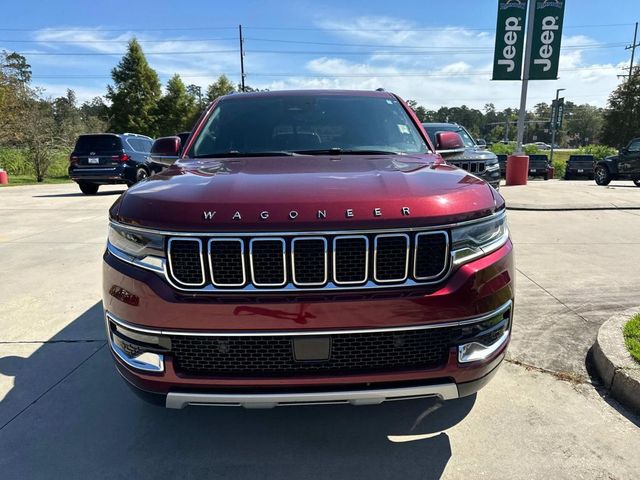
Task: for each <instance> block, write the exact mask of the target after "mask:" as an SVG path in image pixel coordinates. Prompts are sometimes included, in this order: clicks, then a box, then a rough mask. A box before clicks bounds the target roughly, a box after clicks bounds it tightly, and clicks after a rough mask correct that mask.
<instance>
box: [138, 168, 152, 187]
mask: <svg viewBox="0 0 640 480" xmlns="http://www.w3.org/2000/svg"><path fill="white" fill-rule="evenodd" d="M148 176H149V173H148V172H147V170H146V169H145V168H142V167H138V168H137V169H136V183H138V182H141V181H142V180H144V179H145V178H147V177H148Z"/></svg>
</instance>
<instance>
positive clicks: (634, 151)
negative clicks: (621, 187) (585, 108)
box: [594, 137, 640, 187]
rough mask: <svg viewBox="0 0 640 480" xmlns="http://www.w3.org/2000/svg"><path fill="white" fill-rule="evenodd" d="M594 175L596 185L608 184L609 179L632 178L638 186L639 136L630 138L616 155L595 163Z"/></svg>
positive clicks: (639, 179) (639, 167) (639, 183)
mask: <svg viewBox="0 0 640 480" xmlns="http://www.w3.org/2000/svg"><path fill="white" fill-rule="evenodd" d="M594 177H595V180H596V183H597V184H598V185H609V183H611V180H632V181H633V183H635V184H636V187H640V137H639V138H634V139H633V140H631V141H630V142H629V144H628V145H627V146H626V147H624V148H623V149H622V150H620V151H619V152H618V154H617V155H611V156H609V157H605V158H604V160H601V161H599V162H598V163H596V167H595V172H594Z"/></svg>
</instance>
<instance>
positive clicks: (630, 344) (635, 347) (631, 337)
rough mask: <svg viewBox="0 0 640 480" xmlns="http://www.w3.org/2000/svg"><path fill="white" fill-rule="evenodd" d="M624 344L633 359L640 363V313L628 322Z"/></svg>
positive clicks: (625, 328) (624, 330) (624, 333)
mask: <svg viewBox="0 0 640 480" xmlns="http://www.w3.org/2000/svg"><path fill="white" fill-rule="evenodd" d="M622 333H623V335H624V343H625V345H626V346H627V350H629V353H630V354H631V356H632V357H633V358H635V359H636V360H637V361H638V362H640V313H636V314H635V315H634V316H633V317H631V320H629V321H628V322H627V324H626V325H625V326H624V329H623V331H622Z"/></svg>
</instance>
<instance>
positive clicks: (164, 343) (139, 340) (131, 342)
mask: <svg viewBox="0 0 640 480" xmlns="http://www.w3.org/2000/svg"><path fill="white" fill-rule="evenodd" d="M107 335H108V339H109V345H110V346H111V349H112V350H113V352H114V353H115V354H116V355H117V356H118V358H119V359H120V360H122V361H123V362H124V363H125V364H127V365H129V366H130V367H132V368H135V369H137V370H144V371H147V372H155V373H160V372H164V353H166V352H168V351H169V350H170V348H171V340H170V339H169V338H167V337H162V336H159V335H153V334H147V333H143V332H137V331H133V330H131V329H129V328H126V327H123V326H122V325H120V324H118V323H115V322H114V320H113V318H111V315H107Z"/></svg>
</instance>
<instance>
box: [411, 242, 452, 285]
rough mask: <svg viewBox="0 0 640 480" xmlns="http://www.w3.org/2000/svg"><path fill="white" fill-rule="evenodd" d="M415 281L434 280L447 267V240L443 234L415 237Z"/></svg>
mask: <svg viewBox="0 0 640 480" xmlns="http://www.w3.org/2000/svg"><path fill="white" fill-rule="evenodd" d="M415 241H416V250H415V271H414V276H415V278H416V279H425V278H434V277H436V276H438V275H440V274H441V273H442V272H443V270H444V269H445V268H446V266H447V253H448V238H447V234H446V233H444V232H437V233H423V234H418V235H416V240H415Z"/></svg>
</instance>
